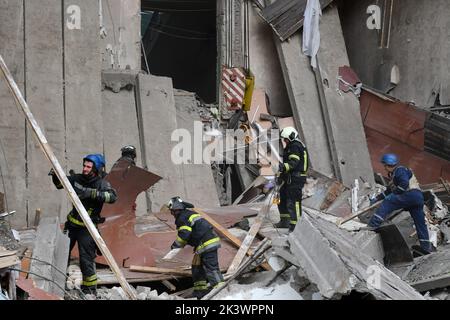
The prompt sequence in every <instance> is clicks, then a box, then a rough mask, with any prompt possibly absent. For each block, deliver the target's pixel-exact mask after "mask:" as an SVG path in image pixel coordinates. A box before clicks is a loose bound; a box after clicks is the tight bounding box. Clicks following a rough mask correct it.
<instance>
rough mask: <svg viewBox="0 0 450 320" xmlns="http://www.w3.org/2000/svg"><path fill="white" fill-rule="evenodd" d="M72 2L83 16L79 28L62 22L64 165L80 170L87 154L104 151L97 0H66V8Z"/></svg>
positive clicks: (66, 17) (66, 15) (71, 4)
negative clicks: (70, 27)
mask: <svg viewBox="0 0 450 320" xmlns="http://www.w3.org/2000/svg"><path fill="white" fill-rule="evenodd" d="M74 5H76V6H78V7H79V8H80V15H81V17H82V19H81V22H80V23H81V25H80V29H79V30H78V29H69V28H68V23H66V24H65V25H64V73H65V84H66V86H65V121H66V153H67V168H68V169H74V170H75V171H76V172H79V170H80V169H81V162H82V158H83V157H84V156H85V155H86V154H89V153H102V152H103V147H102V145H103V122H102V108H101V103H102V101H101V94H100V90H101V64H100V59H99V51H100V44H99V41H98V26H99V17H98V10H99V7H98V1H89V0H74V1H72V0H70V1H69V0H65V1H64V7H65V8H66V9H65V12H66V10H68V7H69V6H74ZM64 17H65V21H67V20H68V19H70V16H69V14H67V12H66V13H65V16H64ZM108 160H110V159H107V161H108Z"/></svg>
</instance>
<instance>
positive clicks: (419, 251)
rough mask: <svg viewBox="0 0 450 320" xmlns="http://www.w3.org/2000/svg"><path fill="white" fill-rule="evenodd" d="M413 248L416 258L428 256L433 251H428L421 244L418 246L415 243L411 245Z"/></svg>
mask: <svg viewBox="0 0 450 320" xmlns="http://www.w3.org/2000/svg"><path fill="white" fill-rule="evenodd" d="M411 250H412V253H413V257H414V258H417V257H421V256H426V255H427V254H430V253H431V252H428V251H426V250H424V249H423V248H422V247H421V246H418V245H413V246H412V247H411Z"/></svg>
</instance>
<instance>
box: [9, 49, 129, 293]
mask: <svg viewBox="0 0 450 320" xmlns="http://www.w3.org/2000/svg"><path fill="white" fill-rule="evenodd" d="M0 69H1V71H2V74H3V76H4V77H5V79H6V82H7V83H8V86H9V89H10V90H11V93H12V94H13V96H14V98H15V99H16V102H17V104H18V106H20V109H21V111H22V112H23V115H24V117H25V119H26V121H27V123H28V124H29V126H30V127H31V129H32V130H33V132H34V134H35V138H36V139H37V142H38V143H39V146H40V147H41V149H42V151H43V153H44V154H45V156H46V158H47V159H48V160H49V161H50V162H51V164H52V167H53V169H54V170H55V172H56V174H57V176H58V178H59V181H61V184H62V185H63V187H64V189H65V190H66V191H67V193H68V195H69V198H70V200H71V201H72V203H73V205H74V207H75V209H76V210H77V211H78V213H79V214H80V217H81V219H82V220H83V222H84V224H85V225H86V227H87V229H88V231H89V233H90V234H91V236H92V238H93V239H94V241H95V243H96V244H97V246H98V248H99V249H100V251H101V252H102V254H103V256H104V258H105V259H106V261H107V262H108V265H109V266H110V267H111V269H112V270H113V272H114V273H115V275H116V277H117V279H118V280H119V283H120V285H121V286H122V288H123V290H124V292H125V293H126V294H127V295H128V296H129V297H130V298H131V299H133V300H137V295H136V292H135V291H134V290H133V289H132V287H131V286H130V284H129V283H128V282H127V281H126V279H125V277H124V276H123V274H122V272H121V271H120V269H119V266H118V265H117V263H116V261H115V260H114V257H113V256H112V254H111V252H110V251H109V249H108V247H107V246H106V243H105V241H104V240H103V238H102V237H101V236H100V233H99V232H98V230H97V227H96V226H95V225H94V223H93V222H92V220H91V218H90V217H89V214H88V213H87V211H86V209H85V208H84V206H83V204H82V203H81V201H80V199H79V198H78V195H77V194H76V192H75V190H74V189H73V187H72V185H71V184H70V182H69V180H68V179H67V176H66V174H65V172H64V170H63V168H62V167H61V164H60V163H59V161H58V158H56V156H55V154H54V153H53V150H52V148H51V147H50V145H49V143H48V141H47V138H46V137H45V135H44V133H43V132H42V130H41V128H40V127H39V125H38V123H37V122H36V119H35V118H34V116H33V114H32V113H31V110H30V108H29V106H28V104H27V102H26V101H25V99H24V98H23V96H22V93H21V92H20V90H19V88H18V86H17V84H16V82H15V81H14V79H13V77H12V75H11V73H10V72H9V70H8V67H7V66H6V64H5V61H4V60H3V57H2V56H1V55H0Z"/></svg>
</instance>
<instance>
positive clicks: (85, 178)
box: [50, 154, 117, 294]
mask: <svg viewBox="0 0 450 320" xmlns="http://www.w3.org/2000/svg"><path fill="white" fill-rule="evenodd" d="M104 168H105V158H104V157H103V155H101V154H89V155H87V156H86V157H84V158H83V171H82V173H81V174H73V175H70V176H68V177H67V179H68V180H69V182H70V184H71V185H72V187H73V189H74V190H75V192H76V193H77V195H78V197H79V198H80V200H81V203H82V204H83V206H84V208H85V209H86V211H87V212H88V214H89V216H90V218H91V220H92V222H93V223H94V224H95V225H98V224H100V223H103V222H104V221H105V219H104V218H102V217H101V216H100V212H101V211H102V207H103V204H104V203H114V202H115V201H116V200H117V195H116V191H115V190H114V189H113V188H112V187H111V185H110V184H109V182H108V181H106V180H105V179H104V175H105V172H104ZM50 175H51V176H52V180H53V183H54V184H55V186H56V188H57V189H62V188H63V186H62V184H61V182H60V181H59V179H58V177H57V175H56V173H55V172H54V171H53V170H51V171H50ZM64 230H65V231H68V236H69V238H70V251H69V252H71V251H72V249H73V247H74V246H75V243H78V251H79V255H80V269H81V273H82V275H83V281H82V285H81V289H82V291H83V292H84V293H90V294H96V290H97V274H96V269H95V261H94V260H95V257H96V252H97V245H96V243H95V241H94V239H93V238H92V237H91V235H90V233H89V231H88V229H87V228H86V226H85V224H84V222H83V220H82V219H81V217H80V215H79V213H78V211H77V210H76V209H75V207H73V208H72V210H71V211H70V212H69V214H68V215H67V222H66V223H65V228H64ZM69 255H70V253H69Z"/></svg>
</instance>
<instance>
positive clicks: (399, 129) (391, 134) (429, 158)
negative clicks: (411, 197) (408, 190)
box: [360, 90, 450, 184]
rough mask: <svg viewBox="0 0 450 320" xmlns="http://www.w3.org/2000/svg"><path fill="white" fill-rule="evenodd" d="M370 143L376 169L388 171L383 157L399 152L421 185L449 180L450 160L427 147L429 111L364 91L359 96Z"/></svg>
mask: <svg viewBox="0 0 450 320" xmlns="http://www.w3.org/2000/svg"><path fill="white" fill-rule="evenodd" d="M360 103H361V115H362V118H363V121H364V129H365V132H366V138H367V144H368V147H369V153H370V157H371V161H372V166H373V168H374V171H375V172H380V173H381V174H386V172H385V170H384V168H383V166H382V165H381V163H380V159H381V157H382V155H383V154H384V153H388V152H392V153H396V154H398V155H399V157H400V162H401V163H402V164H404V165H407V166H409V167H411V169H413V171H414V173H415V174H416V176H417V178H418V180H419V182H420V183H421V184H427V183H433V182H436V181H439V178H440V177H443V178H444V179H450V162H449V161H447V160H445V159H442V158H439V157H437V156H434V155H433V154H431V153H429V152H426V151H425V150H424V141H425V138H424V134H425V130H424V126H425V120H426V118H427V112H426V111H423V110H420V109H417V108H414V107H412V106H409V105H407V104H406V103H402V102H397V101H394V102H392V101H389V100H387V99H386V100H385V99H382V98H380V97H379V96H376V95H375V94H373V93H370V92H368V91H366V90H363V92H362V94H361V98H360Z"/></svg>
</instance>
